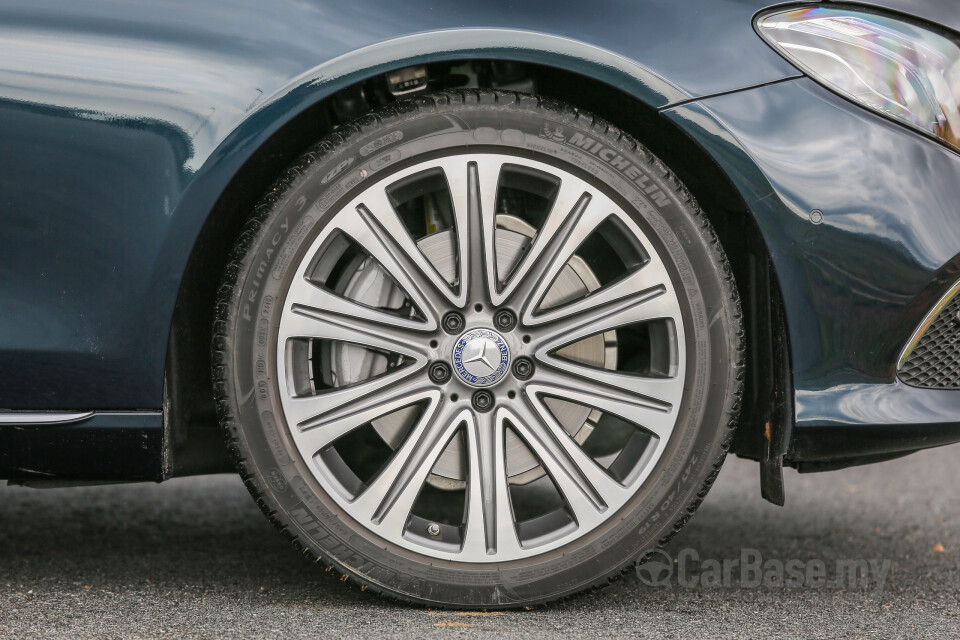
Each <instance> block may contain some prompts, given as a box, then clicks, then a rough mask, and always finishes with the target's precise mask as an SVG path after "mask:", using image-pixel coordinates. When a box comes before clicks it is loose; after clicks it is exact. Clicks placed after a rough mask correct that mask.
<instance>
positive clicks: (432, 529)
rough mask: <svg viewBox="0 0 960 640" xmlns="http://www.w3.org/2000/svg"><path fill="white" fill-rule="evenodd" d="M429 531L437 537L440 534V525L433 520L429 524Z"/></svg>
mask: <svg viewBox="0 0 960 640" xmlns="http://www.w3.org/2000/svg"><path fill="white" fill-rule="evenodd" d="M427 533H429V534H430V535H431V536H433V537H437V536H438V535H440V525H438V524H437V523H436V522H431V523H430V524H429V525H427Z"/></svg>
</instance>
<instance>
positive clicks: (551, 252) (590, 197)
mask: <svg viewBox="0 0 960 640" xmlns="http://www.w3.org/2000/svg"><path fill="white" fill-rule="evenodd" d="M565 209H566V206H565V203H561V202H560V201H559V200H558V201H557V204H556V205H555V206H554V209H553V211H552V212H551V213H550V216H549V218H548V220H549V219H552V218H555V217H559V218H560V222H559V224H558V223H556V222H553V224H556V227H557V228H556V231H554V232H553V235H552V236H549V237H546V238H545V239H544V246H543V248H542V249H540V250H539V251H538V253H537V255H536V256H535V258H536V259H528V261H529V262H530V265H529V266H527V267H526V268H525V269H524V271H523V273H522V277H517V278H515V279H516V281H517V282H516V284H514V285H513V288H512V290H511V291H510V295H509V296H504V300H505V303H506V304H511V305H513V306H516V307H519V309H520V317H521V318H522V321H523V322H524V323H525V324H534V323H535V322H534V321H533V320H532V318H533V312H534V310H535V309H536V307H537V304H538V303H539V302H540V301H541V300H542V299H543V297H544V296H545V295H546V292H547V289H549V288H550V285H551V284H553V281H554V279H555V278H556V277H557V274H559V273H560V271H561V269H563V268H564V266H566V264H567V262H569V260H570V258H571V257H572V256H573V254H574V253H575V252H576V250H577V249H578V248H579V247H580V244H581V243H582V242H583V241H584V240H585V239H586V238H587V236H589V235H590V234H591V233H592V232H593V230H594V229H596V228H597V226H598V225H599V224H600V223H601V222H603V221H604V220H606V219H607V217H609V216H610V214H612V213H613V211H614V209H615V205H614V204H613V203H612V202H611V201H610V200H609V199H608V198H606V197H605V196H603V195H600V194H597V193H588V192H584V193H583V194H582V195H581V196H580V198H579V199H578V200H577V201H576V202H575V203H574V205H573V207H572V208H571V209H570V210H565ZM533 257H534V256H530V258H533Z"/></svg>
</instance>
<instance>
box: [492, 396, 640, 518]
mask: <svg viewBox="0 0 960 640" xmlns="http://www.w3.org/2000/svg"><path fill="white" fill-rule="evenodd" d="M531 404H533V405H534V406H535V407H536V409H534V408H532V407H531V406H529V405H528V403H527V402H526V401H524V402H517V403H515V404H514V405H512V406H511V407H510V409H509V410H508V419H509V420H510V422H511V424H513V426H514V428H515V429H516V430H517V433H519V434H520V437H521V438H523V440H524V441H525V442H526V444H527V445H528V446H529V447H530V449H531V450H532V451H533V453H534V454H535V455H536V456H537V457H538V458H539V459H540V462H541V463H542V464H543V466H544V468H545V469H546V471H547V473H549V474H550V477H551V478H552V479H553V481H554V482H555V483H556V485H557V488H558V489H559V490H560V493H561V494H562V495H563V498H564V500H565V501H566V503H567V505H568V506H569V507H570V509H571V511H572V512H573V515H574V517H575V518H576V519H577V523H578V525H580V526H588V527H590V526H592V525H594V524H595V523H596V521H597V520H599V519H600V518H601V514H603V513H604V512H605V511H607V509H608V508H611V507H617V506H619V505H620V503H621V501H622V499H623V492H624V488H623V487H621V486H620V485H619V484H617V482H616V481H615V480H613V478H611V477H610V476H608V475H607V473H606V471H604V470H603V469H601V468H600V466H599V465H598V464H597V463H596V462H594V461H593V458H591V457H590V456H589V455H587V453H586V452H585V451H584V450H583V449H581V448H580V445H578V444H577V443H576V442H574V440H573V438H571V437H570V435H569V434H568V433H567V432H566V431H565V430H564V429H563V427H561V426H560V425H559V424H557V421H556V420H555V419H554V418H553V416H552V415H551V414H550V411H549V409H547V407H546V406H544V405H543V404H542V403H541V402H539V401H537V400H532V402H531Z"/></svg>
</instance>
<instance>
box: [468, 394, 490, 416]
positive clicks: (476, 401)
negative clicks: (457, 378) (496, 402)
mask: <svg viewBox="0 0 960 640" xmlns="http://www.w3.org/2000/svg"><path fill="white" fill-rule="evenodd" d="M470 401H471V403H472V404H473V408H474V409H476V410H477V411H480V412H481V413H485V412H487V411H490V409H493V394H491V393H490V392H489V391H483V390H481V391H477V392H475V393H474V394H473V398H471V400H470Z"/></svg>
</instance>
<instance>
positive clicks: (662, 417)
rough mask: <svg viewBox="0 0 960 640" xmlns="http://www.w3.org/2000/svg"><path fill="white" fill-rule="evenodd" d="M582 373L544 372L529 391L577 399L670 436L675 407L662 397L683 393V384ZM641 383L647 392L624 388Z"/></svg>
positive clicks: (587, 370)
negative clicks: (638, 392) (641, 392)
mask: <svg viewBox="0 0 960 640" xmlns="http://www.w3.org/2000/svg"><path fill="white" fill-rule="evenodd" d="M578 373H581V374H582V375H569V374H566V373H564V372H557V371H542V372H540V374H539V375H538V376H537V381H536V383H535V384H530V385H528V386H527V392H528V393H530V394H531V395H534V396H539V395H545V396H551V397H554V398H560V399H562V400H568V401H570V402H576V403H579V404H582V405H584V406H587V407H591V408H593V409H599V410H600V411H603V412H605V413H612V414H613V415H615V416H619V417H620V418H623V419H624V420H627V421H629V422H634V423H636V424H638V425H640V426H641V427H644V428H645V429H647V430H649V431H651V432H653V434H654V435H656V436H657V437H658V438H660V439H661V440H663V439H666V438H668V437H669V436H670V433H671V432H672V431H673V425H674V422H675V421H676V412H675V406H674V405H673V404H672V403H671V402H667V401H665V400H662V398H664V397H669V398H673V397H675V396H676V395H677V392H678V391H680V392H682V387H683V383H682V381H681V382H679V383H678V381H677V380H675V379H673V378H665V379H662V378H643V377H640V376H636V377H635V378H637V379H630V378H633V377H631V376H627V375H624V374H612V375H616V376H618V377H616V378H613V379H611V374H609V373H608V372H604V371H598V370H596V369H592V368H589V367H583V368H582V371H579V372H578ZM624 385H627V386H638V387H640V388H642V389H643V390H644V391H646V393H643V394H637V392H635V391H630V390H627V389H625V388H624Z"/></svg>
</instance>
